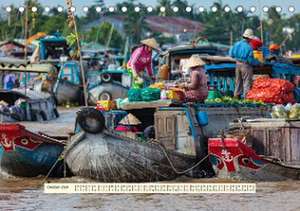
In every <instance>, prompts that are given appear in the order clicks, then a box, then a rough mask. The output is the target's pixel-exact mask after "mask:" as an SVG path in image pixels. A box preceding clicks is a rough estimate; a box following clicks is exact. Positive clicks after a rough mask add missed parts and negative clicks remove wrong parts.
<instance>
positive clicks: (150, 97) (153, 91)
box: [141, 87, 160, 101]
mask: <svg viewBox="0 0 300 211" xmlns="http://www.w3.org/2000/svg"><path fill="white" fill-rule="evenodd" d="M141 96H142V100H143V101H154V100H159V99H160V89H158V88H150V87H147V88H144V89H142V91H141Z"/></svg>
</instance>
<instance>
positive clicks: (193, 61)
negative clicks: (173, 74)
mask: <svg viewBox="0 0 300 211" xmlns="http://www.w3.org/2000/svg"><path fill="white" fill-rule="evenodd" d="M204 65H205V62H204V61H203V60H202V59H201V58H200V56H199V55H192V56H191V57H190V58H189V60H188V61H187V64H186V66H187V68H191V67H198V66H204Z"/></svg>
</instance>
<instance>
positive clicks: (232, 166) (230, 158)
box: [208, 138, 300, 181]
mask: <svg viewBox="0 0 300 211" xmlns="http://www.w3.org/2000/svg"><path fill="white" fill-rule="evenodd" d="M208 153H209V156H210V162H211V164H212V166H213V169H214V171H215V173H216V175H217V176H218V177H220V178H231V179H240V180H260V181H277V180H286V179H300V166H292V165H286V164H284V163H283V162H282V161H280V160H279V159H276V158H273V157H267V156H262V155H257V153H256V152H255V151H254V150H253V149H252V148H251V147H249V146H248V145H247V142H246V139H245V138H244V139H238V138H210V139H209V141H208Z"/></svg>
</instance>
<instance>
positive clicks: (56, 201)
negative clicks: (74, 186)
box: [0, 109, 300, 211]
mask: <svg viewBox="0 0 300 211" xmlns="http://www.w3.org/2000/svg"><path fill="white" fill-rule="evenodd" d="M76 110H77V109H60V113H61V117H60V118H59V119H58V120H55V122H54V124H53V122H48V123H43V124H37V123H25V125H26V126H27V128H29V129H32V130H33V129H34V130H38V131H43V132H49V133H52V132H56V133H59V134H60V135H62V133H65V134H66V133H69V132H72V130H73V123H74V120H75V115H74V114H75V111H76ZM69 123H70V124H69ZM23 124H24V123H23ZM53 129H54V130H53ZM47 181H49V182H51V183H54V182H59V183H64V182H67V183H70V182H90V181H87V180H84V179H82V178H78V177H72V178H62V179H55V180H54V179H49V180H47ZM43 182H44V178H43V177H37V178H15V177H11V176H7V175H3V174H2V176H1V177H0V210H26V211H27V210H28V211H31V210H105V211H110V210H124V211H125V210H149V211H150V210H151V211H154V210H155V211H156V210H158V211H160V210H161V211H169V210H170V211H174V210H211V211H227V210H229V211H235V210H236V211H244V210H245V211H248V210H249V211H252V210H260V211H267V210H272V211H277V210H278V211H298V210H299V211H300V181H284V182H259V183H256V185H257V186H256V190H257V192H256V193H255V194H249V193H248V194H203V193H202V194H45V193H44V192H43ZM172 182H188V183H207V182H209V183H212V182H213V183H218V182H237V181H224V180H218V179H216V178H212V179H191V178H185V177H182V178H179V179H177V180H176V181H172Z"/></svg>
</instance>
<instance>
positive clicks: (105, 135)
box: [65, 108, 208, 182]
mask: <svg viewBox="0 0 300 211" xmlns="http://www.w3.org/2000/svg"><path fill="white" fill-rule="evenodd" d="M138 111H139V110H138ZM140 111H141V113H142V114H143V116H144V119H149V121H151V120H150V119H151V117H152V118H154V117H153V113H152V114H151V112H147V111H146V112H145V110H140ZM176 113H178V115H179V117H178V119H176V118H177V117H176V118H175V116H174V114H176ZM184 115H185V114H184V113H183V114H182V111H173V116H174V118H173V119H169V120H167V122H166V121H164V120H163V118H165V117H167V116H166V115H165V116H164V117H162V118H161V119H160V120H158V119H157V120H155V122H158V123H159V124H160V123H161V124H160V125H157V126H156V127H165V126H166V125H165V124H168V125H170V122H169V121H170V120H171V121H173V120H174V121H175V120H176V121H177V120H178V121H179V122H181V123H182V124H185V123H187V128H181V130H180V131H179V132H180V134H181V137H180V138H181V139H180V144H181V145H178V144H175V143H174V144H171V143H170V142H173V141H175V139H174V138H175V137H173V136H170V130H172V129H171V128H170V127H167V130H168V131H167V132H168V133H169V135H168V137H166V136H165V135H166V134H164V133H163V129H161V130H160V131H157V132H156V133H159V135H157V137H158V140H157V141H145V142H142V141H140V140H138V139H136V138H135V139H133V138H128V137H125V136H123V135H120V134H118V135H117V134H115V133H113V132H111V131H109V130H107V129H104V125H105V118H104V117H103V115H102V113H101V112H99V111H97V110H95V109H93V108H85V109H84V110H82V111H80V112H79V113H78V116H77V120H76V122H78V123H79V125H80V127H81V128H84V130H85V132H84V131H81V132H79V133H77V134H76V135H75V136H73V137H72V138H71V142H70V144H69V145H68V146H67V148H66V152H65V162H66V164H67V166H68V168H69V169H70V170H71V172H72V173H73V174H74V175H76V176H81V177H86V178H92V179H96V180H98V181H101V182H150V181H161V180H171V179H174V178H176V177H178V176H180V175H183V174H187V175H190V176H195V175H196V174H197V176H202V177H203V176H204V172H202V170H204V169H207V166H206V165H207V164H208V160H207V159H206V158H207V156H206V155H200V153H196V152H195V150H196V146H199V145H198V144H196V143H193V141H194V139H193V136H192V135H191V134H188V133H184V131H185V129H189V126H188V121H187V120H184V119H183V117H185V116H184ZM150 116H151V117H150ZM155 116H159V115H155ZM82 118H83V119H82ZM152 121H153V119H152ZM164 123H165V124H164ZM173 123H174V125H175V122H173ZM193 125H195V124H193ZM88 128H89V129H88ZM95 128H98V129H97V130H96V129H95ZM173 129H176V127H174V128H173ZM173 132H174V133H175V132H176V131H173ZM171 133H172V132H171ZM194 133H196V132H195V130H194V128H193V135H195V134H194ZM185 136H186V137H185ZM198 138H199V137H198V136H197V138H195V140H198V141H200V138H199V139H198ZM169 141H170V142H169ZM176 147H177V149H176ZM192 170H193V171H192Z"/></svg>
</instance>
